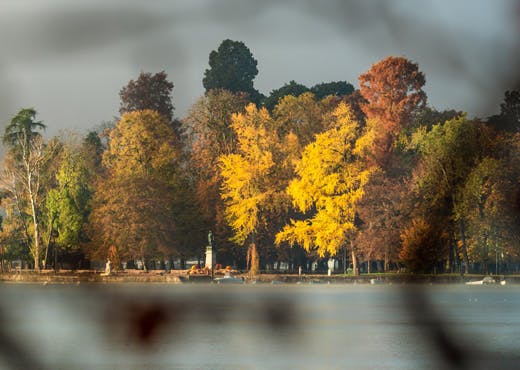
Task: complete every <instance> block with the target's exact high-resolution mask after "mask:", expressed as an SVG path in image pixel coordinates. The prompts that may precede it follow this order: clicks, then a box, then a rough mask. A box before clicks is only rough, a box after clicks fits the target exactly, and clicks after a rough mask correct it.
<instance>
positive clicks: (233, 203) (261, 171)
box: [219, 104, 289, 255]
mask: <svg viewBox="0 0 520 370" xmlns="http://www.w3.org/2000/svg"><path fill="white" fill-rule="evenodd" d="M273 124H274V123H273V122H272V118H271V117H270V115H269V113H268V111H267V110H266V109H265V108H262V109H257V108H256V106H255V105H254V104H250V105H248V106H247V107H246V109H245V112H244V113H239V114H234V115H233V117H232V127H233V129H234V130H235V132H236V135H237V140H238V146H237V151H236V153H233V154H228V155H223V156H221V157H220V158H219V166H220V169H221V174H222V178H223V183H222V198H223V199H224V202H225V207H226V208H225V216H226V219H227V221H228V223H229V225H230V226H231V228H232V229H233V234H234V235H233V238H232V240H233V241H234V242H235V243H236V244H237V245H241V246H243V245H246V246H247V248H248V249H250V251H251V253H254V249H255V248H257V249H259V250H258V253H259V254H260V255H261V254H262V251H261V250H260V249H261V248H259V244H260V243H261V242H262V241H261V240H260V238H262V239H263V240H264V241H265V239H266V238H267V239H269V237H268V235H271V238H270V239H271V240H270V242H271V243H270V244H272V242H273V239H274V234H275V232H276V231H277V230H276V231H275V229H276V227H274V228H273V224H274V225H278V224H279V222H280V220H284V218H285V217H284V215H285V214H286V212H287V209H288V198H287V195H286V194H285V192H284V188H285V185H286V184H287V182H288V178H289V173H288V172H287V170H288V169H287V166H286V163H287V162H286V161H285V158H286V155H285V152H284V147H285V146H284V145H282V142H281V140H280V138H279V137H278V135H277V132H276V130H271V129H269V128H270V127H272V126H273ZM262 244H263V245H266V244H267V243H262Z"/></svg>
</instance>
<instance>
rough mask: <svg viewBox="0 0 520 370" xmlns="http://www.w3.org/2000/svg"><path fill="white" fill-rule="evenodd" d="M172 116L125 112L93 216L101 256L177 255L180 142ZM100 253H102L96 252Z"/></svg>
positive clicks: (110, 150) (114, 136) (93, 233)
mask: <svg viewBox="0 0 520 370" xmlns="http://www.w3.org/2000/svg"><path fill="white" fill-rule="evenodd" d="M172 131H173V130H172V128H171V126H170V125H169V123H168V121H167V119H166V117H164V116H163V115H161V114H159V113H158V112H155V111H151V110H142V111H133V112H130V113H125V114H124V115H123V116H122V117H121V120H120V121H119V122H118V123H117V125H116V127H115V129H114V130H112V131H111V133H110V140H109V147H108V149H107V150H106V151H105V152H104V154H103V167H104V170H105V176H104V177H103V178H102V179H101V180H100V181H98V185H97V188H96V192H95V194H94V199H93V210H92V213H91V215H90V224H91V227H92V229H91V232H90V236H91V237H92V238H93V240H94V242H95V245H97V246H98V248H97V250H95V251H94V252H97V256H98V257H106V255H107V253H108V250H109V248H112V249H115V250H117V253H118V254H119V256H121V257H125V258H133V259H137V258H140V259H142V260H143V261H146V260H147V258H149V257H154V256H159V255H169V254H171V253H172V252H173V251H172V249H171V248H172V247H174V246H175V244H174V233H175V225H174V220H173V219H172V212H173V203H174V195H175V190H176V187H175V183H174V179H175V175H176V164H177V163H176V161H177V159H178V155H179V153H178V143H177V141H176V140H175V135H174V134H173V132H172ZM93 254H94V255H96V253H93Z"/></svg>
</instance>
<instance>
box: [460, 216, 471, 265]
mask: <svg viewBox="0 0 520 370" xmlns="http://www.w3.org/2000/svg"><path fill="white" fill-rule="evenodd" d="M459 227H460V240H461V241H462V257H463V258H464V273H465V274H469V258H468V248H467V246H466V234H465V229H464V221H463V220H462V219H460V221H459Z"/></svg>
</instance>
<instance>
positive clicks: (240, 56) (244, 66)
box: [202, 39, 261, 104]
mask: <svg viewBox="0 0 520 370" xmlns="http://www.w3.org/2000/svg"><path fill="white" fill-rule="evenodd" d="M256 66H257V61H256V59H255V58H253V54H252V53H251V51H250V50H249V48H248V47H247V46H246V45H245V44H244V43H243V42H240V41H233V40H229V39H226V40H224V41H222V43H221V44H220V45H219V47H218V49H217V50H213V51H212V52H211V53H210V54H209V67H210V68H209V69H206V70H205V71H204V79H203V80H202V84H203V86H204V88H205V89H206V92H208V91H210V90H215V89H216V90H222V89H223V90H228V91H231V92H233V93H238V92H245V93H247V94H249V97H250V99H251V101H253V102H255V103H257V104H258V103H259V102H260V98H261V95H260V93H259V92H258V91H257V90H256V89H255V88H254V87H253V80H254V78H255V77H256V75H257V74H258V69H257V68H256Z"/></svg>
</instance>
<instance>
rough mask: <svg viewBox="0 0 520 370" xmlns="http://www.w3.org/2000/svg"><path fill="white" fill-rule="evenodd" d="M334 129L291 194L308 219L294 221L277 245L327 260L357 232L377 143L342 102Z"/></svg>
mask: <svg viewBox="0 0 520 370" xmlns="http://www.w3.org/2000/svg"><path fill="white" fill-rule="evenodd" d="M333 118H334V120H335V122H334V125H333V127H332V128H331V129H329V130H327V131H325V132H323V133H321V134H318V135H316V140H315V141H314V142H312V143H310V144H308V145H307V146H306V147H305V149H304V151H303V156H302V158H301V160H300V161H299V162H298V163H297V166H296V173H297V178H296V179H294V180H293V181H291V183H290V185H289V187H288V189H287V191H288V193H289V194H290V196H291V198H292V200H293V205H294V206H295V207H296V208H297V209H298V210H299V211H300V212H302V213H303V215H304V217H303V218H302V219H298V220H292V221H291V222H290V224H289V225H287V226H285V227H284V229H283V230H282V231H281V232H280V233H279V234H278V235H277V237H276V242H277V243H281V242H284V241H286V242H289V243H290V244H291V245H294V244H299V245H302V246H303V247H304V249H305V250H307V251H309V252H310V251H313V250H316V251H317V252H318V254H319V255H320V256H321V257H323V256H325V255H330V256H334V255H336V254H337V253H338V251H339V250H340V249H341V248H343V247H344V246H345V244H346V242H347V238H348V236H349V234H351V233H352V232H353V231H354V230H355V224H354V221H355V216H356V204H357V202H358V201H359V200H360V199H361V198H362V196H363V193H364V186H365V185H366V183H367V182H368V180H369V178H370V174H371V172H372V169H371V168H370V167H368V166H367V165H366V163H365V162H364V161H363V156H364V151H365V150H366V149H367V147H368V146H369V145H370V144H371V143H370V139H369V138H368V137H366V136H365V135H363V134H362V132H361V130H360V129H359V125H358V122H356V121H355V120H354V118H353V115H352V112H351V110H350V109H349V107H348V106H347V105H346V104H344V103H341V104H340V105H339V106H338V107H337V109H336V110H335V112H334V114H333Z"/></svg>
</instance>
